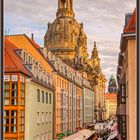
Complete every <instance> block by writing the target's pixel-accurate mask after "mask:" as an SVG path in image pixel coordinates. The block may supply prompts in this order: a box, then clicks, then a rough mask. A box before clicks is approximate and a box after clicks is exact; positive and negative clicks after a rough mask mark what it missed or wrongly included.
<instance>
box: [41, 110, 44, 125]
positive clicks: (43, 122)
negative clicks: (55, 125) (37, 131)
mask: <svg viewBox="0 0 140 140" xmlns="http://www.w3.org/2000/svg"><path fill="white" fill-rule="evenodd" d="M41 119H42V123H44V112H42V118H41Z"/></svg>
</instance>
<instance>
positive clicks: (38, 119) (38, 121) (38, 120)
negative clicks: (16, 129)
mask: <svg viewBox="0 0 140 140" xmlns="http://www.w3.org/2000/svg"><path fill="white" fill-rule="evenodd" d="M39 123H40V118H39V112H37V124H39Z"/></svg>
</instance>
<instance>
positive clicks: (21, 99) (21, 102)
mask: <svg viewBox="0 0 140 140" xmlns="http://www.w3.org/2000/svg"><path fill="white" fill-rule="evenodd" d="M24 95H25V84H24V83H20V105H21V106H24V98H25V96H24Z"/></svg>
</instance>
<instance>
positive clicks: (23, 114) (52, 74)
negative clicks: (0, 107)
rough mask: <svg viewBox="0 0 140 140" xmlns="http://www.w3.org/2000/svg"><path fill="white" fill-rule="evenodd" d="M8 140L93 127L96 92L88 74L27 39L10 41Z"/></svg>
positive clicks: (7, 45)
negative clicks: (85, 75)
mask: <svg viewBox="0 0 140 140" xmlns="http://www.w3.org/2000/svg"><path fill="white" fill-rule="evenodd" d="M4 49H5V55H4V56H5V75H4V81H5V86H4V87H5V90H4V93H5V97H4V105H5V106H4V132H5V140H9V139H13V140H16V139H21V140H22V139H30V140H32V139H33V140H35V139H37V140H39V139H40V138H42V139H43V138H44V139H53V138H56V137H57V134H59V133H64V132H67V131H72V132H75V131H76V130H77V129H78V128H80V129H81V128H84V127H86V126H87V125H90V124H92V123H93V120H94V119H95V117H94V115H95V111H94V106H95V105H94V99H95V97H94V95H95V94H94V91H93V88H92V87H91V85H90V82H89V81H88V80H87V79H85V78H84V77H83V76H82V74H81V73H80V72H78V71H76V70H75V69H73V68H72V67H70V66H68V65H67V64H65V63H63V62H62V60H61V59H60V58H58V57H56V56H55V55H54V54H53V53H51V52H50V51H48V50H47V49H46V48H41V47H40V46H38V45H37V44H36V43H35V42H34V41H33V40H32V39H30V38H29V37H27V36H26V35H11V36H6V37H5V45H4Z"/></svg>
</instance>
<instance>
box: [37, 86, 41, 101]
mask: <svg viewBox="0 0 140 140" xmlns="http://www.w3.org/2000/svg"><path fill="white" fill-rule="evenodd" d="M37 102H40V90H39V89H37Z"/></svg>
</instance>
